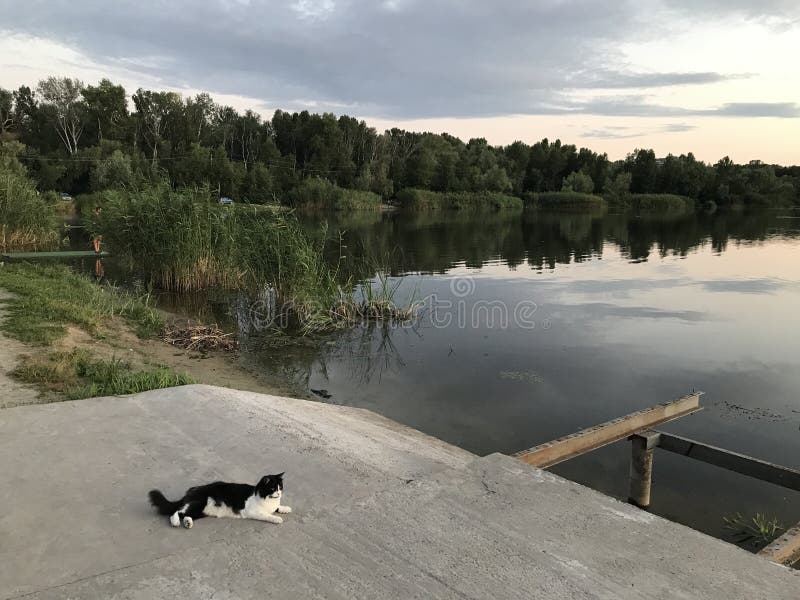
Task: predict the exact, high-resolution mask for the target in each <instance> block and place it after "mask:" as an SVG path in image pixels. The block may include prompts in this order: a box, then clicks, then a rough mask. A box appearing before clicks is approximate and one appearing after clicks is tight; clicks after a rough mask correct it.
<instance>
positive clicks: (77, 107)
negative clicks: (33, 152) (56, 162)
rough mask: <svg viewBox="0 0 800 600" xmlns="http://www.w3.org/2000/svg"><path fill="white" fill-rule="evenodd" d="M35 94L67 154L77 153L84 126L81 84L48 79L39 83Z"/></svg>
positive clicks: (73, 81)
mask: <svg viewBox="0 0 800 600" xmlns="http://www.w3.org/2000/svg"><path fill="white" fill-rule="evenodd" d="M36 91H37V93H38V94H39V95H40V96H41V98H42V106H41V109H42V110H44V111H46V113H47V114H48V116H49V117H50V120H51V121H52V123H53V126H54V127H55V130H56V133H57V134H58V137H59V138H61V141H62V142H63V143H64V146H65V147H66V149H67V152H68V153H69V154H74V153H75V152H77V151H78V142H79V141H80V139H81V135H82V134H83V128H84V126H85V124H86V104H85V103H84V102H83V99H82V97H81V92H82V91H83V82H81V81H80V80H78V79H70V78H69V77H48V78H47V79H44V80H42V81H40V82H39V85H38V86H37V87H36Z"/></svg>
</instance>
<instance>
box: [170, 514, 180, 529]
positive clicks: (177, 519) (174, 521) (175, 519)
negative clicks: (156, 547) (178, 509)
mask: <svg viewBox="0 0 800 600" xmlns="http://www.w3.org/2000/svg"><path fill="white" fill-rule="evenodd" d="M169 524H170V525H172V526H173V527H178V526H179V525H180V524H181V520H180V517H178V513H175V514H174V515H172V516H171V517H170V518H169Z"/></svg>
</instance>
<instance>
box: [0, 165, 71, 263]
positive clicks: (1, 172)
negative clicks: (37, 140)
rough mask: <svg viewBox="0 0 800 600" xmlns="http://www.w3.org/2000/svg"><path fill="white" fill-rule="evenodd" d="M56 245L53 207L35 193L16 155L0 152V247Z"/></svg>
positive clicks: (25, 248)
mask: <svg viewBox="0 0 800 600" xmlns="http://www.w3.org/2000/svg"><path fill="white" fill-rule="evenodd" d="M57 245H58V232H57V231H56V219H55V210H54V207H53V205H52V204H51V203H50V202H48V201H47V199H46V197H45V196H42V195H39V194H38V193H37V192H36V188H35V187H34V185H33V182H32V181H31V180H30V178H29V177H28V176H27V175H26V174H25V169H24V167H22V165H20V164H19V161H17V159H16V158H13V157H10V156H0V250H4V251H10V250H40V249H48V248H53V247H55V246H57Z"/></svg>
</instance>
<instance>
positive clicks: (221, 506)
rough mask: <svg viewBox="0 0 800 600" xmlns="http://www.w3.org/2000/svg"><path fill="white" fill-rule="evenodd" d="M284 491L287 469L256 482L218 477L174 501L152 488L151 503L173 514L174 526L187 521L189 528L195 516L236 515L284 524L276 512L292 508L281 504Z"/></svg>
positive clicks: (171, 522) (161, 510) (239, 517)
mask: <svg viewBox="0 0 800 600" xmlns="http://www.w3.org/2000/svg"><path fill="white" fill-rule="evenodd" d="M282 495H283V473H279V474H278V475H265V476H264V477H262V478H261V480H260V481H259V482H258V483H257V484H256V485H248V484H246V483H225V482H224V481H215V482H214V483H209V484H208V485H201V486H198V487H193V488H189V489H188V490H186V493H185V494H184V495H183V498H181V499H180V500H177V501H175V502H170V501H169V500H167V499H166V498H165V497H164V494H162V493H161V492H160V491H158V490H150V494H149V496H150V504H152V505H153V506H155V507H156V508H157V509H158V512H159V514H162V515H165V516H169V522H170V524H171V525H172V526H173V527H178V526H179V525H181V524H183V526H184V527H186V529H190V528H191V527H192V525H194V520H195V519H202V518H203V517H233V518H234V519H257V520H259V521H267V522H269V523H275V524H276V525H277V524H280V523H283V519H282V518H281V517H279V516H278V515H277V514H276V513H280V514H286V513H290V512H292V509H291V508H289V507H288V506H281V496H282Z"/></svg>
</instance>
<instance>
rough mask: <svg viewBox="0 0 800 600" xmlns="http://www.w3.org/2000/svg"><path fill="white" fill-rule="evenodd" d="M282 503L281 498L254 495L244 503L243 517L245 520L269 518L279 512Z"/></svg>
mask: <svg viewBox="0 0 800 600" xmlns="http://www.w3.org/2000/svg"><path fill="white" fill-rule="evenodd" d="M280 503H281V499H280V498H270V497H267V498H262V497H261V496H258V495H253V496H250V497H249V498H248V499H247V501H246V502H245V503H244V508H243V509H242V512H241V515H242V516H243V517H244V518H245V519H250V518H253V517H265V516H269V515H271V514H273V513H274V512H275V511H276V510H278V506H280Z"/></svg>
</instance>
